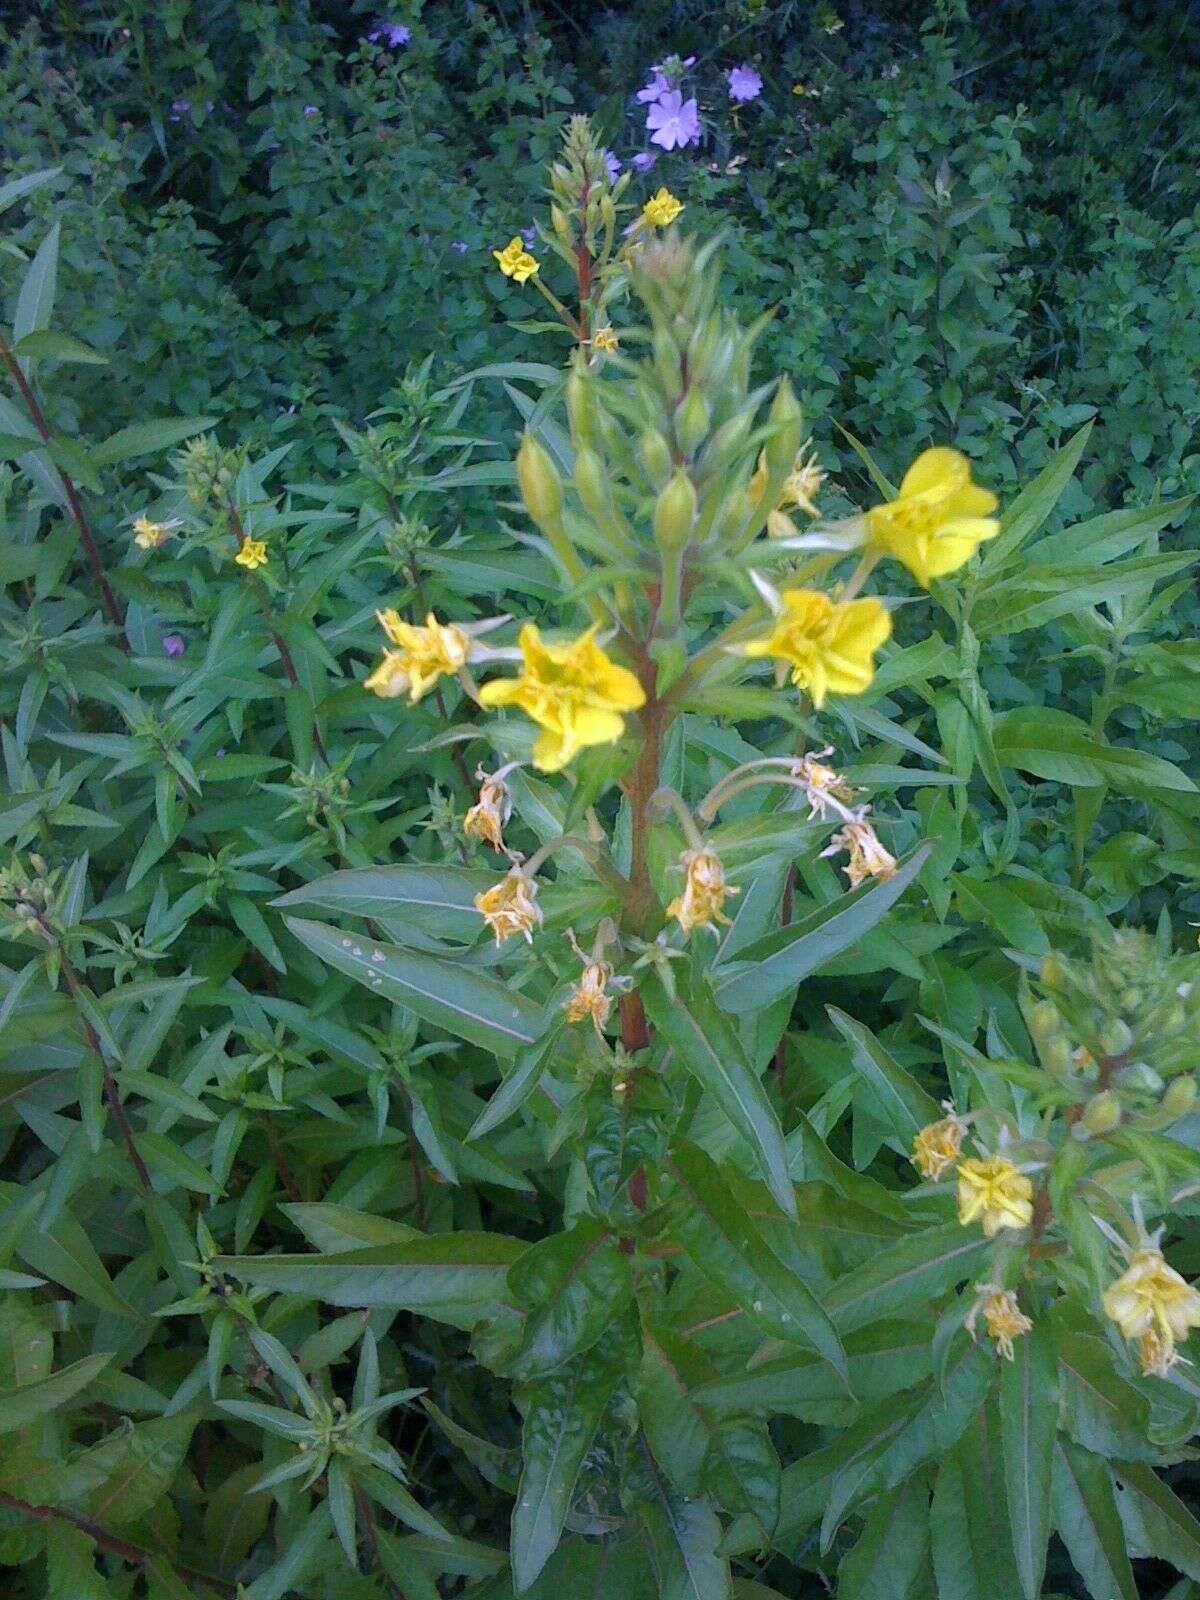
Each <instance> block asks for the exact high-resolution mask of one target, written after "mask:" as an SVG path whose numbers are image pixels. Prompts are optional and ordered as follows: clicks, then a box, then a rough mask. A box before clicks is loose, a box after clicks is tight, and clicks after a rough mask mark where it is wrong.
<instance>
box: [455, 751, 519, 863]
mask: <svg viewBox="0 0 1200 1600" xmlns="http://www.w3.org/2000/svg"><path fill="white" fill-rule="evenodd" d="M508 770H509V769H508V768H507V767H506V768H504V769H503V771H505V772H507V771H508ZM475 776H476V777H477V778H479V779H480V780H481V781H480V785H479V798H478V799H477V800H476V802H475V804H474V805H473V806H472V807H471V809H470V810H469V811H468V812H467V814H466V816H465V817H464V818H463V832H464V833H465V834H466V836H467V838H468V839H480V840H482V841H483V843H484V844H490V845H491V847H492V849H493V850H503V849H504V825H505V823H506V822H507V821H508V819H509V817H510V816H512V795H511V794H510V793H509V790H508V785H507V784H506V783H505V781H504V778H503V776H502V774H501V773H500V772H493V773H490V774H489V773H485V772H484V771H483V769H482V768H480V769H479V771H478V772H476V774H475Z"/></svg>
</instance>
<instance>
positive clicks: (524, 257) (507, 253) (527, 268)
mask: <svg viewBox="0 0 1200 1600" xmlns="http://www.w3.org/2000/svg"><path fill="white" fill-rule="evenodd" d="M492 255H493V256H494V257H495V258H496V265H497V266H498V267H499V268H500V271H501V272H502V273H503V274H504V276H505V277H506V278H511V279H512V280H513V281H514V283H524V282H525V281H526V280H527V279H528V278H532V277H533V275H534V273H535V272H536V271H537V270H538V266H539V262H538V260H537V258H536V256H531V255H530V254H529V251H528V250H526V248H525V246H524V244H523V243H522V242H521V238H520V235H514V237H513V238H511V239H510V240H509V241H508V243H507V244H506V245H505V246H504V249H503V250H493V251H492Z"/></svg>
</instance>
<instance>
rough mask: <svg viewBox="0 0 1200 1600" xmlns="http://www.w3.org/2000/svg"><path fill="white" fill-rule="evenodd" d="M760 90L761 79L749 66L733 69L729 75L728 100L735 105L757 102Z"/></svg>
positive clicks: (761, 86) (761, 87)
mask: <svg viewBox="0 0 1200 1600" xmlns="http://www.w3.org/2000/svg"><path fill="white" fill-rule="evenodd" d="M762 89H763V81H762V78H761V77H760V76H759V74H758V73H757V72H756V71H755V70H754V68H753V67H751V66H746V65H745V64H743V65H742V66H740V67H734V68H733V70H732V71H731V72H730V74H729V98H730V99H731V100H733V101H734V102H736V103H737V104H744V103H745V102H746V101H747V100H757V99H758V97H759V95H760V94H761V93H762Z"/></svg>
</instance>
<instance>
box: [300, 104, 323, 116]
mask: <svg viewBox="0 0 1200 1600" xmlns="http://www.w3.org/2000/svg"><path fill="white" fill-rule="evenodd" d="M320 109H321V108H320V106H305V108H304V113H303V114H304V115H305V116H306V117H315V116H316V114H317V112H318V111H319V110H320Z"/></svg>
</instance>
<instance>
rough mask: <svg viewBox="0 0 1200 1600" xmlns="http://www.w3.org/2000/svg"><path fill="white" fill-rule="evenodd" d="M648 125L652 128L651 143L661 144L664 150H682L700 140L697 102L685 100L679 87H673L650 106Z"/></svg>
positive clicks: (647, 114) (647, 116) (647, 117)
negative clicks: (656, 102) (655, 103)
mask: <svg viewBox="0 0 1200 1600" xmlns="http://www.w3.org/2000/svg"><path fill="white" fill-rule="evenodd" d="M646 127H647V128H648V129H651V130H652V131H651V134H650V143H651V144H657V145H661V146H662V148H663V149H664V150H682V149H683V148H684V147H685V146H686V145H689V144H699V142H700V114H699V111H698V110H697V107H696V102H695V100H685V99H684V98H683V96H682V95H681V94H680V92H679V90H678V89H672V90H671V91H670V92H669V93H668V94H665V95H663V97H662V99H661V100H660V101H659V102H658V104H657V105H653V106H650V107H649V108H648V110H647V112H646Z"/></svg>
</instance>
